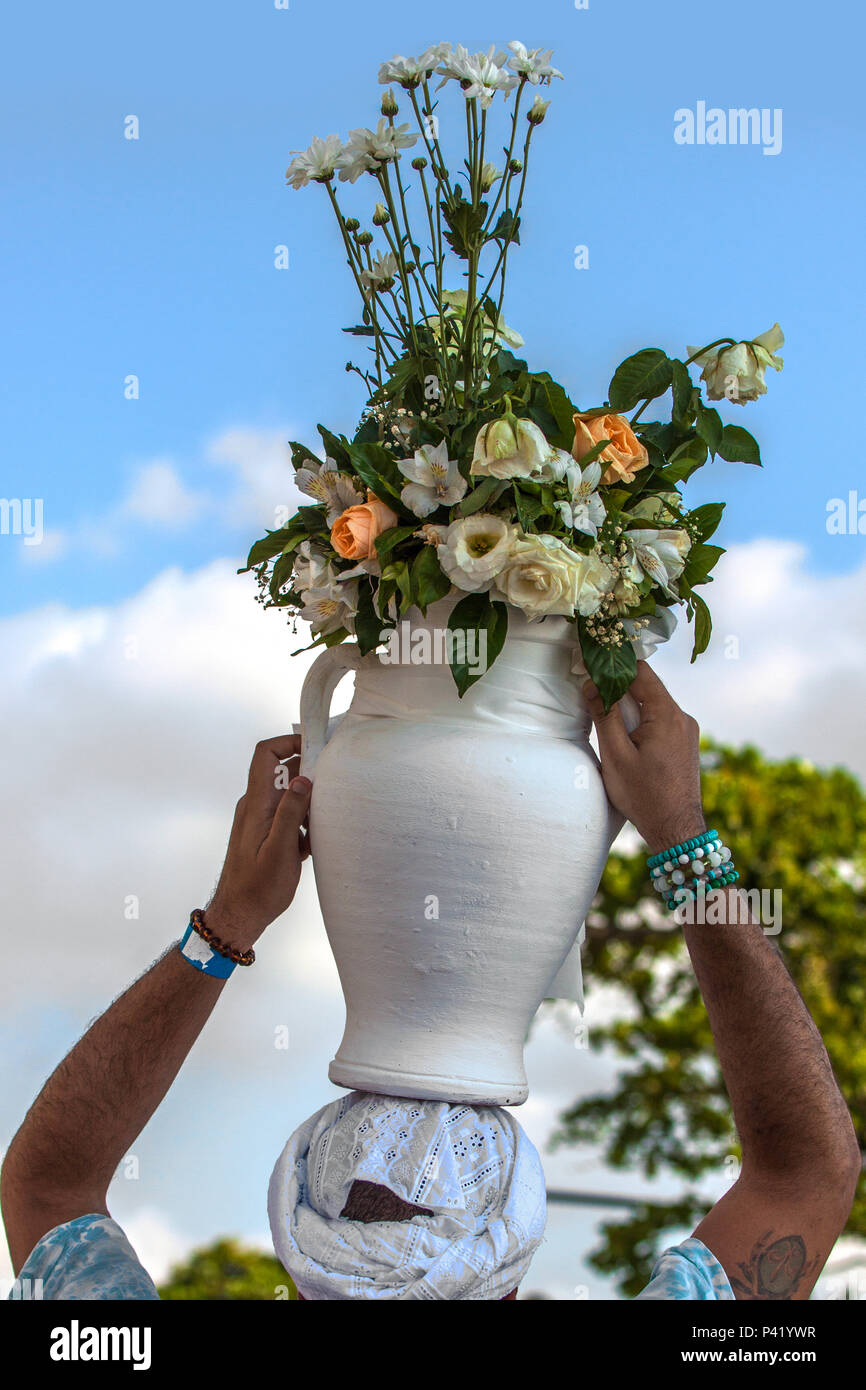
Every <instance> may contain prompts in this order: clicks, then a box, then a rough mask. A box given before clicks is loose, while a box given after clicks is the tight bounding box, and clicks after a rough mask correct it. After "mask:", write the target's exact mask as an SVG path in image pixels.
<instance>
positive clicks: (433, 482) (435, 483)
mask: <svg viewBox="0 0 866 1390" xmlns="http://www.w3.org/2000/svg"><path fill="white" fill-rule="evenodd" d="M397 467H398V468H399V470H400V472H401V473H402V474H403V477H404V478H408V479H409V480H410V481H409V482H408V483H407V484H406V486H405V487H404V488H403V491H402V492H401V493H400V500H401V501H402V502H403V504H404V506H407V507H408V508H409V510H410V511H412V512H414V513H415V515H416V516H429V515H430V513H431V512H435V510H436V508H437V507H451V506H453V505H454V503H455V502H459V501H460V499H461V497H464V496H465V495H466V489H467V487H468V483H467V481H466V479H465V478H464V477H463V475H462V474H461V472H460V469H459V468H458V466H457V463H456V462H455V460H454V459H449V457H448V444H447V442H446V440H444V439H443V440H441V441H440V442H439V443H438V444H435V445H434V444H422V446H421V448H420V449H416V450H415V457H414V458H411V459H402V460H400V461H399V462H398V463H397Z"/></svg>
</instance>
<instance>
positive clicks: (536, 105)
mask: <svg viewBox="0 0 866 1390" xmlns="http://www.w3.org/2000/svg"><path fill="white" fill-rule="evenodd" d="M549 105H550V102H549V101H542V100H541V97H540V96H537V97H536V98H535V101H534V102H533V103H532V105H531V106H530V108H529V110H528V111H527V113H526V119H527V120H528V121H529V124H530V125H541V122H542V121H543V120H544V118H545V116H546V115H547V108H548V106H549Z"/></svg>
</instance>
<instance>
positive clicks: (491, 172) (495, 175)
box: [481, 159, 502, 193]
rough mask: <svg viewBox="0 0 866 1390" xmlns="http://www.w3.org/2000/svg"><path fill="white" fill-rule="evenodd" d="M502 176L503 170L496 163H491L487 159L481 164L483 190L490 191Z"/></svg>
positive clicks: (483, 191)
mask: <svg viewBox="0 0 866 1390" xmlns="http://www.w3.org/2000/svg"><path fill="white" fill-rule="evenodd" d="M501 178H502V170H501V169H497V167H496V165H495V164H491V163H490V161H489V160H488V159H485V161H484V163H483V164H482V166H481V192H482V193H489V192H490V190H491V188H492V187H493V185H494V184H495V183H496V181H497V179H501Z"/></svg>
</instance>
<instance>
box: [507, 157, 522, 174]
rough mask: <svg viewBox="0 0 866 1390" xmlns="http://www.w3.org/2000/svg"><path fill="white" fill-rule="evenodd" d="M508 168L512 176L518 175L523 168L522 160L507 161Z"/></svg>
mask: <svg viewBox="0 0 866 1390" xmlns="http://www.w3.org/2000/svg"><path fill="white" fill-rule="evenodd" d="M508 168H509V169H510V171H511V173H512V174H519V173H520V171H521V169H522V168H523V160H522V159H509V161H508Z"/></svg>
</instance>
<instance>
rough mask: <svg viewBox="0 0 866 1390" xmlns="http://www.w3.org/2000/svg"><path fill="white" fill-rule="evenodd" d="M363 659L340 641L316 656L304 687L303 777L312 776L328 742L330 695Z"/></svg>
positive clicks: (354, 648)
mask: <svg viewBox="0 0 866 1390" xmlns="http://www.w3.org/2000/svg"><path fill="white" fill-rule="evenodd" d="M362 661H363V657H362V656H361V653H360V652H359V651H358V648H357V646H356V645H355V644H354V643H343V642H340V643H338V645H337V646H336V647H328V649H327V650H326V651H324V652H322V654H321V655H320V656H317V657H316V660H315V661H314V662H313V664H312V666H311V667H310V669H309V671H308V672H307V674H306V676H305V677H304V684H303V685H302V686H301V716H300V726H301V767H300V774H301V776H302V777H309V778H311V779H312V776H313V769H314V768H315V766H316V761H317V759H318V757H319V754H320V753H321V751H322V749H323V748H324V746H325V744H326V743H327V742H328V737H329V734H330V733H331V732H332V730H331V729H330V728H329V723H330V720H329V715H330V709H331V697H332V695H333V693H334V691H335V689H336V688H337V686H338V685H339V683H340V681H341V680H342V679H343V676H345V674H346V672H347V671H357V670H358V668H359V667H360V665H361V662H362Z"/></svg>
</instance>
